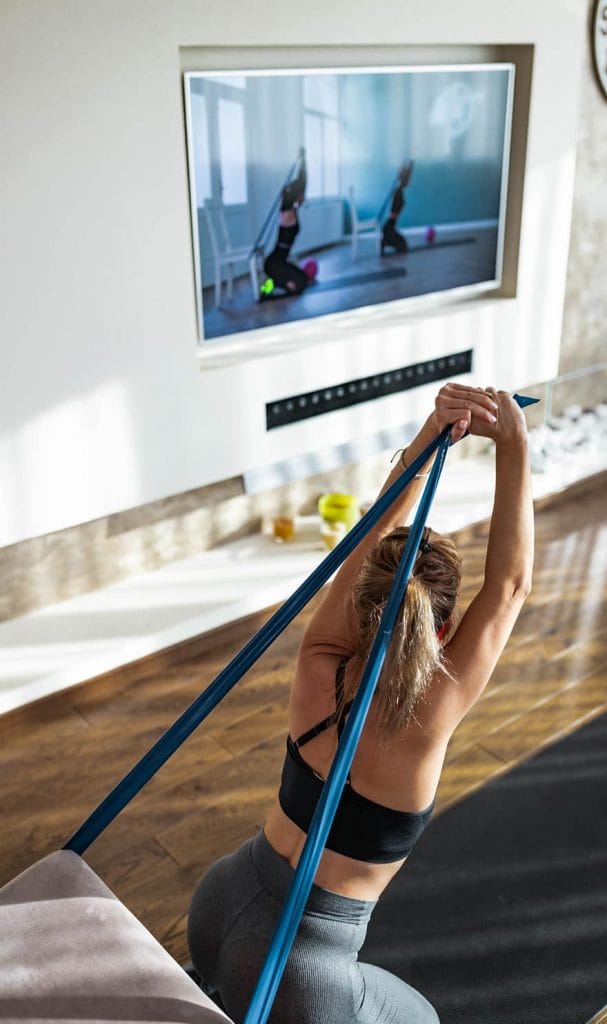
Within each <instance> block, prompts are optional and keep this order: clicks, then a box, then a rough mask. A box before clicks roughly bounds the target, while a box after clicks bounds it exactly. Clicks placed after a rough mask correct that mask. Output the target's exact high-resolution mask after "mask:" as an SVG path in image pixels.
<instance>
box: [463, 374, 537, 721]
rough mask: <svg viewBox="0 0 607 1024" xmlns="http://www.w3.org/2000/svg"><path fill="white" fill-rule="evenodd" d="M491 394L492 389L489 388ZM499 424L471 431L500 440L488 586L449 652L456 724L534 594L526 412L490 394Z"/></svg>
mask: <svg viewBox="0 0 607 1024" xmlns="http://www.w3.org/2000/svg"><path fill="white" fill-rule="evenodd" d="M488 390H490V389H488ZM490 393H491V394H492V395H493V397H494V398H495V400H496V401H497V403H498V416H497V422H496V424H495V425H494V426H491V427H488V426H487V424H486V422H485V421H479V420H477V421H475V420H474V419H473V421H472V424H471V432H472V433H475V434H478V435H481V436H484V437H491V438H493V440H494V441H495V449H496V450H495V460H496V467H495V497H494V502H493V512H492V515H491V524H490V528H489V538H488V542H487V555H486V560H485V575H484V581H483V585H482V587H481V589H480V591H479V592H478V594H477V595H476V597H475V598H474V600H473V601H472V602H471V604H470V606H469V608H468V610H467V611H466V614H465V615H464V617H463V618H462V621H461V623H460V625H459V627H458V628H457V630H456V632H455V634H454V636H453V638H452V639H451V640H450V641H449V643H448V644H447V646H446V648H445V658H446V664H447V668H448V670H449V671H450V672H451V674H452V677H453V680H454V681H455V684H456V685H455V686H453V687H449V693H450V694H451V700H450V701H448V702H447V703H450V704H451V709H450V712H449V710H448V708H447V706H446V705H445V711H447V712H448V713H450V714H451V716H452V717H453V719H454V721H453V723H452V724H453V725H455V724H457V721H459V720H460V719H461V718H462V717H463V715H464V714H465V713H466V711H467V710H468V709H469V708H470V707H471V705H472V704H474V702H475V700H476V699H477V698H478V696H479V695H480V694H481V693H482V691H483V689H484V688H485V686H486V684H487V682H488V681H489V678H490V676H491V673H492V672H493V669H494V668H495V665H496V663H497V661H498V658H499V657H500V655H501V653H502V651H503V649H504V647H505V645H506V643H507V641H508V638H509V636H510V633H511V632H512V629H513V627H514V624H515V622H516V620H517V618H518V615H519V613H520V610H521V608H522V606H523V602H524V600H525V598H526V597H527V595H528V593H529V590H530V589H531V576H532V570H533V540H534V538H533V501H532V495H531V474H530V470H529V456H528V448H527V426H526V423H525V418H524V416H523V413H522V411H521V410H520V409H519V407H518V405H517V404H516V402H515V401H514V399H513V398H512V397H511V396H510V395H508V394H507V393H506V392H504V391H498V392H494V391H493V390H490Z"/></svg>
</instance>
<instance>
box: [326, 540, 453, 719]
mask: <svg viewBox="0 0 607 1024" xmlns="http://www.w3.org/2000/svg"><path fill="white" fill-rule="evenodd" d="M408 535H409V530H408V528H407V527H401V528H399V529H398V530H394V531H393V532H392V533H390V534H388V535H387V536H386V537H384V538H382V540H381V541H380V542H379V543H378V544H377V545H376V547H375V548H374V549H373V551H372V552H371V553H370V555H368V556H367V558H366V559H365V561H364V563H363V565H362V568H361V570H360V572H359V574H358V577H357V579H356V580H355V582H354V586H353V590H352V603H353V609H354V613H355V617H356V619H357V621H358V624H359V629H358V649H357V651H356V656H355V657H354V658H352V659H351V661H350V662H349V663H348V667H347V671H346V676H345V679H344V692H343V701H344V703H345V702H347V701H349V700H351V699H352V697H353V696H354V695H355V692H356V689H357V687H358V683H359V681H360V677H361V674H362V669H363V665H364V663H365V662H366V659H367V658H368V656H369V653H370V651H371V647H372V646H373V641H374V639H375V635H376V632H377V629H378V626H379V623H380V621H381V617H382V614H383V611H384V608H385V604H386V601H387V599H388V594H389V592H390V587H391V585H392V582H393V580H394V574H395V572H396V568H397V566H398V563H399V561H400V556H401V555H402V552H403V548H404V546H405V543H406V540H407V537H408ZM460 570H461V559H460V557H459V555H458V553H457V550H456V548H455V545H454V544H453V542H452V541H451V540H450V539H449V538H447V537H441V536H440V535H438V534H432V536H431V539H430V542H429V543H425V544H424V545H422V548H420V550H419V552H418V554H417V556H416V560H415V563H414V566H413V573H412V575H411V579H410V580H409V584H408V586H407V590H406V592H405V597H404V601H403V605H402V607H401V610H400V613H399V617H398V620H397V623H396V627H395V629H394V632H393V634H392V637H391V640H390V645H389V647H388V651H387V654H386V660H385V662H384V665H383V668H382V671H381V674H380V677H379V681H378V685H377V691H376V698H375V700H376V708H377V728H378V731H379V733H380V735H381V736H383V737H384V738H387V737H389V736H390V735H391V734H392V733H394V732H395V731H397V730H399V729H402V728H404V727H405V726H406V725H408V724H409V723H410V722H411V720H412V719H413V718H414V716H415V710H416V708H417V707H418V705H419V703H420V702H421V701H422V700H423V698H424V695H425V693H426V690H427V688H428V684H429V683H430V680H431V679H432V676H433V675H434V674H435V673H436V672H437V671H438V670H439V669H440V668H441V666H442V644H441V643H440V641H439V639H438V637H437V632H438V630H439V629H440V628H441V627H444V626H445V624H452V617H453V611H454V608H455V602H456V598H457V591H458V588H459V582H460V576H461V572H460Z"/></svg>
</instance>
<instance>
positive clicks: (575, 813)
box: [361, 715, 607, 1024]
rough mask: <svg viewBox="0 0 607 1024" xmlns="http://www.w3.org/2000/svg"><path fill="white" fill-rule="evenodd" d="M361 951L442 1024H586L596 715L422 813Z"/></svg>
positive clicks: (594, 998) (594, 958)
mask: <svg viewBox="0 0 607 1024" xmlns="http://www.w3.org/2000/svg"><path fill="white" fill-rule="evenodd" d="M361 959H362V960H365V961H368V962H370V963H376V964H379V965H380V966H382V967H385V968H386V969H387V970H390V971H392V972H393V973H395V974H397V975H399V976H400V977H402V978H404V979H405V980H406V981H408V982H409V983H410V984H412V985H414V986H415V987H416V988H418V989H419V990H420V991H421V992H423V993H424V995H425V996H426V997H427V998H428V999H429V1000H430V1001H431V1002H432V1003H433V1005H434V1006H435V1007H436V1009H437V1011H438V1013H439V1016H440V1019H441V1024H584V1022H586V1021H588V1020H589V1018H591V1017H592V1016H593V1014H595V1013H596V1012H597V1011H598V1010H599V1009H600V1008H601V1007H603V1006H604V1005H605V1003H607V715H603V716H602V717H600V718H598V719H596V720H594V721H593V722H591V723H590V724H589V725H586V726H584V727H583V728H582V729H580V730H579V731H577V732H575V733H574V734H573V735H571V736H569V737H567V738H566V739H564V740H562V741H560V742H559V743H556V744H554V745H553V746H551V747H549V748H548V749H546V750H544V751H543V752H542V753H540V754H538V755H536V756H535V757H534V758H532V759H531V760H529V761H526V762H525V763H523V764H521V765H519V766H518V767H516V768H515V769H513V770H512V771H510V772H509V773H507V774H506V775H504V776H502V777H501V778H499V779H496V780H495V781H493V782H490V783H488V784H487V785H486V786H485V787H483V789H481V790H480V791H478V792H477V793H475V794H473V795H472V796H470V797H468V798H467V799H466V800H464V801H463V802H462V803H460V804H458V805H456V806H455V807H453V808H451V810H449V811H446V812H445V813H444V814H442V815H441V816H440V817H438V818H437V819H436V820H435V821H433V822H431V824H430V826H429V827H428V829H427V830H426V832H425V834H424V835H423V836H422V838H421V839H420V841H419V843H418V845H417V847H416V848H415V850H414V851H413V853H412V855H411V857H410V860H409V863H408V864H406V865H405V867H404V868H403V870H402V871H401V872H400V874H399V875H398V876H397V877H396V878H395V879H394V881H393V882H392V883H391V884H390V886H389V888H388V890H387V891H386V893H385V894H384V896H383V897H382V899H381V900H380V902H379V905H378V907H377V909H376V911H375V913H374V915H373V918H372V921H371V924H370V927H369V934H368V938H367V941H366V943H365V945H364V947H363V950H362V953H361ZM402 1024H414V1022H413V1021H412V1022H402Z"/></svg>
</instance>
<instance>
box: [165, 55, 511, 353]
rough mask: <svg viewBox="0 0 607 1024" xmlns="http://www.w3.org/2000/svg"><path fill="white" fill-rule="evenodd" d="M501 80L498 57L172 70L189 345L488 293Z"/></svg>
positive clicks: (496, 251) (493, 277) (505, 123)
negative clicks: (180, 145) (194, 311)
mask: <svg viewBox="0 0 607 1024" xmlns="http://www.w3.org/2000/svg"><path fill="white" fill-rule="evenodd" d="M513 80H514V66H513V65H512V64H478V65H450V66H447V65H441V66H432V67H425V66H424V67H420V66H415V67H378V68H371V67H367V68H330V69H329V68H323V69H296V70H291V69H289V70H284V69H283V70H264V71H250V70H248V71H241V72H237V71H229V72H228V71H226V72H215V71H214V72H212V73H202V72H200V73H199V72H193V73H188V74H186V75H185V100H186V120H187V136H188V161H189V175H190V196H191V207H192V226H193V240H194V265H195V272H196V291H197V304H198V320H199V331H200V338H201V341H202V342H204V343H207V342H214V343H219V342H221V341H222V340H223V341H224V342H225V341H226V340H228V339H234V336H235V335H240V336H241V339H240V340H242V337H243V336H244V335H245V332H246V336H247V338H250V339H253V337H254V334H253V332H256V331H260V330H262V329H264V334H263V335H262V337H263V338H267V337H269V335H268V332H267V331H266V330H265V329H267V328H268V327H276V326H279V325H286V324H288V323H292V322H294V321H299V320H308V319H310V318H313V317H321V316H326V315H328V314H331V313H337V312H341V311H345V310H352V309H358V308H362V307H370V306H375V305H378V304H383V303H393V302H401V303H402V302H403V301H404V300H408V301H411V300H415V299H418V298H419V297H421V296H427V295H432V296H443V295H445V294H449V295H450V296H453V295H454V293H456V294H462V295H468V294H470V293H471V292H473V291H482V290H489V289H494V288H497V287H498V286H499V284H500V280H501V263H502V249H503V238H504V225H505V205H506V186H507V173H508V160H509V140H510V124H511V111H512V92H513ZM283 332H284V329H283ZM283 332H281V333H283Z"/></svg>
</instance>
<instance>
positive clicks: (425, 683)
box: [189, 384, 533, 1024]
mask: <svg viewBox="0 0 607 1024" xmlns="http://www.w3.org/2000/svg"><path fill="white" fill-rule="evenodd" d="M448 424H454V426H453V428H452V438H453V440H454V441H457V440H459V439H460V438H461V437H463V435H464V433H465V432H466V431H467V430H470V432H471V433H473V434H479V435H482V436H484V437H488V438H491V439H492V440H493V441H494V442H495V447H496V488H495V501H494V507H493V513H492V517H491V527H490V532H489V539H488V546H487V556H486V564H485V578H484V582H483V585H482V586H481V589H480V591H479V592H478V594H477V595H476V597H475V598H474V600H473V601H472V603H471V604H470V606H469V608H468V610H467V611H466V613H465V615H463V617H462V618H461V621H460V622H459V624H457V623H456V610H455V608H456V600H457V594H458V588H459V582H460V559H459V556H458V554H457V552H456V550H455V547H454V545H453V543H452V542H451V541H450V540H449V539H448V538H446V537H441V536H440V535H438V534H435V533H432V532H431V531H425V534H424V539H423V540H422V543H421V545H420V550H419V553H418V555H417V558H416V562H415V564H414V569H413V575H412V578H411V580H410V583H409V586H408V588H407V591H406V595H405V599H404V603H403V608H402V614H401V617H400V620H399V622H398V624H397V628H396V630H395V632H394V634H393V637H392V639H391V643H390V648H389V653H388V657H387V662H386V664H385V666H384V669H383V671H382V674H381V676H380V679H379V683H378V689H377V692H376V695H375V697H374V698H373V702H372V705H371V709H370V712H369V716H368V718H367V722H366V724H365V727H364V729H363V732H362V736H361V739H360V743H359V745H358V749H357V752H356V755H355V757H354V761H353V764H352V770H351V777H350V779H349V780H348V784H347V785H346V788H345V790H344V795H343V797H342V800H341V803H340V806H339V810H338V814H337V817H336V819H335V824H334V826H333V828H332V830H331V833H330V836H329V840H328V842H327V849H326V850H325V852H324V854H323V857H322V860H321V862H320V866H319V869H318V873H317V875H316V880H315V882H316V884H315V885H314V887H313V889H312V893H311V895H310V898H309V900H308V904H307V907H306V912H305V914H304V917H303V920H302V923H301V925H300V928H299V932H298V935H297V938H296V940H295V943H294V946H293V950H292V952H291V955H290V958H289V961H288V964H287V968H286V971H285V975H284V978H283V981H282V984H281V987H280V989H279V991H278V996H277V999H276V1002H275V1005H274V1009H273V1011H272V1014H271V1016H270V1020H271V1021H272V1022H276V1024H277V1022H281V1024H295V1022H298V1024H353V1022H356V1024H436V1022H437V1021H438V1017H437V1015H436V1013H435V1011H434V1010H433V1008H432V1007H431V1006H430V1004H429V1003H428V1002H427V1001H426V1000H425V999H424V997H423V996H422V995H420V993H418V992H416V991H415V990H414V989H412V988H411V987H410V986H408V985H406V984H405V982H404V981H401V980H400V979H398V978H396V977H394V976H393V975H391V974H389V973H388V972H386V971H383V970H381V969H380V968H377V967H373V966H371V965H369V964H364V963H359V961H358V952H359V950H360V947H361V946H362V943H363V940H364V937H365V933H366V928H367V923H368V921H369V918H370V916H371V912H372V910H373V908H374V906H375V904H376V902H377V900H378V899H379V897H380V896H381V894H382V892H383V890H384V889H385V887H386V886H387V885H388V883H389V882H390V880H391V879H392V878H393V876H394V875H395V874H396V872H397V871H398V870H399V869H400V868H401V867H402V865H403V864H404V862H405V860H406V858H407V856H408V854H409V853H410V852H411V850H412V848H413V846H414V844H415V841H416V839H417V838H418V837H419V835H420V834H421V832H422V831H423V829H424V827H425V825H426V823H427V821H428V819H429V817H430V814H431V812H432V806H433V802H434V796H435V792H436V788H437V785H438V781H439V777H440V773H441V768H442V764H443V760H444V756H445V750H446V747H447V743H448V741H449V738H450V736H451V734H452V733H453V730H454V729H455V727H456V726H457V724H458V722H460V721H461V719H462V718H463V716H464V715H465V714H466V712H467V711H468V709H469V708H470V707H471V706H472V705H473V704H474V702H475V701H476V700H477V698H478V697H479V695H480V694H481V693H482V691H483V689H484V687H485V686H486V684H487V682H488V680H489V677H490V676H491V673H492V672H493V669H494V667H495V664H496V662H497V660H498V657H499V655H500V653H501V651H502V650H503V648H504V645H505V644H506V641H507V640H508V637H509V635H510V632H511V630H512V627H513V626H514V623H515V621H516V618H517V616H518V614H519V611H520V609H521V606H522V604H523V601H524V599H525V597H526V595H527V593H528V591H529V586H530V579H531V568H532V560H533V518H532V501H531V491H530V482H529V465H528V457H527V431H526V426H525V421H524V418H523V415H522V413H521V411H520V409H519V408H518V406H517V404H516V403H515V402H514V401H513V399H512V398H511V397H510V396H509V395H508V394H506V393H505V392H502V391H499V392H496V391H494V390H493V389H489V388H488V389H487V390H486V391H485V390H482V389H480V388H473V387H468V386H466V385H461V384H447V385H445V386H444V387H442V388H441V390H440V392H439V394H438V397H437V399H436V402H435V410H434V412H433V413H432V415H431V416H430V417H429V418H428V420H427V421H426V423H425V425H424V426H423V427H422V429H421V430H420V432H419V433H418V435H417V437H416V438H415V440H414V441H413V442H412V444H411V445H410V446H409V448H408V449H407V451H406V453H403V456H404V455H406V461H407V462H409V463H410V462H411V461H412V460H413V459H415V458H416V457H417V456H418V455H419V454H420V452H421V451H422V450H423V449H424V448H425V447H426V445H427V444H428V443H429V442H430V441H431V440H432V438H433V437H435V436H436V435H437V433H439V432H440V431H441V430H442V429H443V428H444V427H445V426H446V425H448ZM400 462H401V464H400V465H398V466H396V467H395V469H394V470H393V471H392V472H391V474H390V476H389V477H388V480H387V481H386V485H385V488H387V487H388V486H389V485H390V484H391V483H392V482H393V481H394V479H396V477H397V476H398V474H400V473H401V472H402V465H403V464H404V458H402V457H401V460H400ZM429 465H430V464H428V466H426V467H425V469H426V470H429ZM423 475H424V474H420V477H421V476H423ZM420 477H417V478H416V479H415V480H413V481H412V482H411V483H410V484H409V486H408V487H407V488H406V489H405V491H404V492H403V494H402V495H401V497H400V498H399V499H397V501H396V503H395V504H394V505H393V506H392V507H391V508H390V509H389V510H388V511H387V512H386V513H385V515H384V516H383V518H382V519H381V520H380V522H379V523H378V524H377V526H376V527H375V528H374V529H373V530H372V531H371V533H370V535H369V536H367V538H366V539H365V540H364V541H362V542H361V544H360V545H359V546H358V548H357V549H356V550H355V551H353V552H352V554H350V555H349V557H348V558H347V560H346V561H345V562H344V564H343V565H342V567H341V569H340V570H339V572H338V573H337V575H336V576H335V578H334V580H333V582H332V583H331V585H330V587H329V588H328V591H327V593H326V596H325V597H324V599H323V600H322V602H321V603H320V605H319V606H318V608H317V609H316V611H315V612H314V615H313V616H312V618H311V620H310V623H309V625H308V627H307V629H306V632H305V635H304V637H303V640H302V644H301V648H300V651H299V655H298V660H297V666H296V669H295V677H294V680H293V686H292V693H291V704H290V712H289V730H290V736H289V739H288V747H287V756H286V760H285V765H284V769H283V776H282V782H281V787H280V792H279V795H278V799H277V801H276V803H275V804H274V806H273V808H272V810H271V812H270V815H269V818H268V820H267V822H266V824H265V828H264V829H263V830H261V831H260V832H259V833H258V834H257V835H256V836H255V837H254V838H253V839H251V840H249V841H248V842H246V843H245V844H244V845H243V846H242V847H240V849H239V850H237V851H236V852H235V853H232V854H230V855H229V856H227V857H224V858H222V860H220V861H218V862H217V863H216V864H215V865H214V866H213V867H211V869H210V870H209V871H208V872H207V874H206V875H205V876H204V878H203V879H202V881H201V882H200V884H199V886H198V889H197V890H196V893H195V895H194V899H193V902H192V908H191V914H190V922H189V940H190V949H191V955H192V960H193V963H194V965H195V967H196V969H197V970H198V972H199V973H200V975H201V977H202V978H203V979H204V981H205V983H206V987H207V988H208V990H209V991H211V990H213V989H217V990H219V993H220V996H221V999H222V1001H223V1004H224V1006H225V1009H226V1010H227V1012H228V1013H229V1014H230V1015H231V1016H232V1017H233V1018H234V1020H235V1021H237V1022H240V1021H242V1019H243V1016H244V1014H245V1011H246V1008H247V1005H248V1002H249V999H250V996H251V992H252V990H253V988H254V985H255V981H256V979H257V977H258V974H259V971H260V968H261V966H262V963H263V960H264V956H265V953H266V950H267V946H268V943H269V941H270V938H271V935H272V933H273V930H274V926H275V924H276V921H277V918H278V915H279V913H280V910H281V906H282V903H283V901H284V897H285V894H286V891H287V888H288V886H289V883H290V880H291V878H292V875H293V870H294V868H295V867H296V865H297V862H298V859H299V856H300V853H301V850H302V847H303V844H304V841H305V838H306V830H307V828H308V827H309V823H310V820H311V817H312V813H313V811H314V806H315V803H316V800H317V799H318V796H319V793H320V791H321V789H322V785H323V782H322V780H323V779H326V777H327V774H328V772H329V769H330V767H331V763H332V760H333V757H334V755H335V750H336V747H337V741H338V735H339V733H340V731H341V727H342V726H343V723H344V720H345V718H346V717H347V714H348V711H349V708H350V704H351V701H352V698H353V696H354V694H355V692H356V689H357V686H358V684H359V681H360V679H361V674H362V670H363V666H364V663H365V659H366V658H367V656H368V654H369V651H370V648H371V645H372V643H373V638H374V636H375V631H376V629H377V625H378V622H379V619H380V617H381V613H382V611H383V607H384V605H385V602H386V599H387V596H388V592H389V589H390V586H391V583H392V581H393V578H394V573H395V570H396V567H397V564H398V561H399V558H400V555H401V553H402V550H403V547H404V543H405V540H406V536H407V533H408V531H407V529H406V528H403V527H402V526H401V524H402V522H403V521H404V520H405V519H406V517H407V515H408V514H409V512H410V511H411V509H412V507H413V505H414V503H415V502H416V500H417V499H418V498H419V494H420V489H421V480H420ZM385 488H384V489H385ZM405 941H406V940H405Z"/></svg>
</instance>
